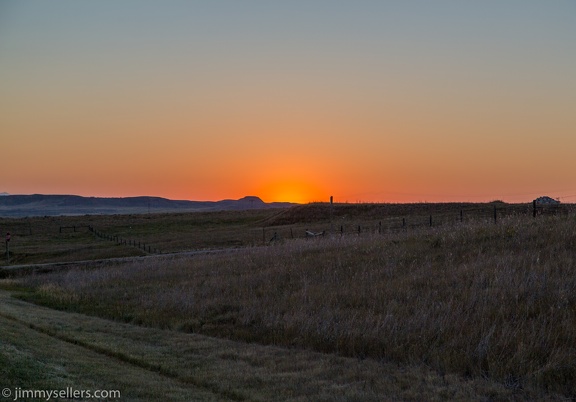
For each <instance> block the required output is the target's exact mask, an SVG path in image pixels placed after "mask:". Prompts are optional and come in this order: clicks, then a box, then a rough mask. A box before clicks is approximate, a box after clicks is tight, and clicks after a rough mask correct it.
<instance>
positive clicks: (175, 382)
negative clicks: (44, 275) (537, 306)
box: [0, 291, 552, 401]
mask: <svg viewBox="0 0 576 402" xmlns="http://www.w3.org/2000/svg"><path fill="white" fill-rule="evenodd" d="M0 337H1V339H2V345H1V346H0V359H2V362H3V363H5V364H3V365H2V366H0V370H2V371H0V373H2V374H3V375H2V377H1V379H0V385H2V388H8V389H11V390H13V391H14V390H15V389H16V387H18V388H20V389H28V390H30V389H48V390H54V389H65V388H66V387H72V388H73V389H76V390H92V391H94V390H97V389H100V390H118V391H120V392H121V398H120V399H119V400H123V401H124V400H127V401H137V400H147V401H165V400H170V401H193V400H194V401H216V400H217V401H227V400H250V401H269V400H286V401H309V400H315V401H354V400H356V401H397V400H406V401H411V400H413V401H420V400H422V399H426V400H429V401H441V400H455V401H471V400H478V401H480V400H514V399H518V400H520V399H537V398H541V397H544V396H545V395H544V394H542V393H535V392H528V391H518V390H514V389H510V388H506V387H504V386H502V385H501V384H496V383H494V382H491V381H489V380H486V379H483V378H477V379H462V378H460V377H458V376H455V375H449V374H448V375H440V374H438V373H436V372H434V371H433V370H431V369H430V368H428V367H425V366H414V365H403V366H399V365H396V364H394V363H387V362H379V361H375V360H370V359H362V360H360V359H354V358H345V357H339V356H335V355H330V354H320V353H315V352H312V351H309V350H298V349H295V348H278V347H270V346H262V345H258V344H247V343H239V342H233V341H229V340H221V339H217V338H211V337H206V336H201V335H196V334H186V333H182V332H174V331H165V330H159V329H154V328H145V327H140V326H134V325H128V324H122V323H115V322H111V321H107V320H103V319H100V318H96V317H90V316H86V315H81V314H75V313H66V312H61V311H57V310H51V309H46V308H42V307H39V306H35V305H33V304H29V303H25V302H22V301H19V300H15V299H13V298H10V296H9V293H8V292H5V291H0ZM550 399H552V398H550ZM6 400H12V399H6Z"/></svg>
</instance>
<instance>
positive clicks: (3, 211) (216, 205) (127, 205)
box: [0, 194, 296, 217]
mask: <svg viewBox="0 0 576 402" xmlns="http://www.w3.org/2000/svg"><path fill="white" fill-rule="evenodd" d="M292 205H296V204H293V203H289V202H272V203H266V202H264V201H262V199H260V198H259V197H256V196H247V197H243V198H240V199H238V200H221V201H188V200H170V199H167V198H162V197H149V196H140V197H122V198H107V197H83V196H79V195H44V194H31V195H4V196H2V197H0V216H4V217H24V216H57V215H92V214H111V215H112V214H130V213H147V212H198V211H219V210H246V209H257V208H286V207H289V206H292Z"/></svg>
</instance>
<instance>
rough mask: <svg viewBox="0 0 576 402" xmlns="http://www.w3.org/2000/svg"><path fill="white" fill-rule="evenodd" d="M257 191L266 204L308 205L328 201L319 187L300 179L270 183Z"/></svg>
mask: <svg viewBox="0 0 576 402" xmlns="http://www.w3.org/2000/svg"><path fill="white" fill-rule="evenodd" d="M256 191H257V195H258V196H259V197H260V198H262V199H263V200H264V201H265V202H295V203H298V204H306V203H309V202H315V201H326V198H327V196H326V195H325V194H324V192H323V191H322V190H321V189H320V188H318V186H316V185H314V184H312V183H308V182H305V181H304V180H298V179H288V180H280V181H274V182H269V183H267V184H264V185H262V186H260V187H258V188H257V190H256Z"/></svg>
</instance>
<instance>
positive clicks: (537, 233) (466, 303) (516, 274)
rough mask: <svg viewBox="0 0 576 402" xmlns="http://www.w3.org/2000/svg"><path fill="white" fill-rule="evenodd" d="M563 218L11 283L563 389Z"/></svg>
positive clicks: (57, 300) (569, 265) (263, 335)
mask: <svg viewBox="0 0 576 402" xmlns="http://www.w3.org/2000/svg"><path fill="white" fill-rule="evenodd" d="M575 249H576V217H575V216H574V215H569V216H563V217H545V218H539V219H528V218H526V217H507V218H505V219H503V220H501V221H499V223H498V224H497V225H495V224H494V223H474V222H469V223H465V224H461V225H456V226H444V227H440V228H436V229H422V230H420V231H412V232H405V233H397V234H388V235H363V236H344V237H339V236H334V237H330V238H326V239H313V240H308V241H306V240H293V241H290V242H285V243H283V244H282V245H276V246H270V247H265V248H253V249H246V250H240V251H237V252H235V253H229V254H223V255H207V256H194V257H189V258H179V259H172V260H166V261H164V262H162V263H159V262H157V261H156V262H150V263H132V264H126V265H122V266H102V267H101V268H99V269H90V270H73V271H66V272H59V273H51V274H47V275H38V276H31V277H25V278H22V279H20V284H21V285H24V286H27V287H29V288H32V289H33V290H34V291H33V292H32V293H30V294H29V296H28V297H29V298H30V299H32V300H36V301H38V302H41V303H45V304H49V305H51V306H56V307H59V308H64V309H71V310H76V311H82V312H86V313H90V314H98V315H102V316H106V317H111V318H115V319H118V320H123V321H127V322H132V323H137V324H143V325H150V326H156V327H163V328H172V329H177V330H183V331H193V332H199V333H205V334H209V335H215V336H221V337H228V338H233V339H241V340H246V341H250V342H259V343H270V344H278V345H291V346H297V347H304V348H312V349H315V350H319V351H326V352H336V353H340V354H342V355H347V356H356V357H360V358H364V357H370V358H376V359H386V360H390V361H396V362H400V363H419V364H420V363H425V364H428V365H430V366H431V367H433V368H435V369H436V370H438V371H440V372H446V373H447V372H450V373H458V374H461V375H465V376H489V377H491V378H493V379H496V380H498V381H501V382H504V383H506V384H507V385H509V386H510V387H517V388H521V387H539V388H543V389H549V390H551V391H557V392H562V393H564V394H566V395H568V396H572V397H576V385H575V384H576V343H575V341H574V340H575V339H576V275H575V273H574V272H575V269H576V260H575V255H574V250H575Z"/></svg>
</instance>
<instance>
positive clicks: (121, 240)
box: [88, 226, 162, 254]
mask: <svg viewBox="0 0 576 402" xmlns="http://www.w3.org/2000/svg"><path fill="white" fill-rule="evenodd" d="M88 230H90V231H91V232H92V233H94V235H96V236H97V237H99V238H101V239H104V240H109V241H113V242H115V243H116V244H122V245H125V246H132V247H136V248H138V249H140V250H142V251H144V252H145V253H150V254H162V252H161V251H160V250H158V249H156V248H152V246H150V245H149V244H146V243H144V242H141V241H138V242H136V240H132V239H124V238H122V237H120V236H116V235H109V234H106V233H103V232H100V231H99V230H96V229H94V227H92V226H88Z"/></svg>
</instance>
